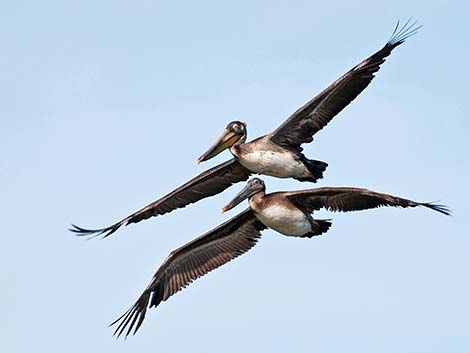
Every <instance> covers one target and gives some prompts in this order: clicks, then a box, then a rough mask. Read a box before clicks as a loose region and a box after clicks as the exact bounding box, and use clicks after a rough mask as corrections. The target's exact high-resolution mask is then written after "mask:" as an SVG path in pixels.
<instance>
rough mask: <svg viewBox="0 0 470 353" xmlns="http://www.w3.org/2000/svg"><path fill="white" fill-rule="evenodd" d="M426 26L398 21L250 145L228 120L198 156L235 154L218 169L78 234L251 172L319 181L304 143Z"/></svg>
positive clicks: (165, 208)
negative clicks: (382, 40) (380, 43)
mask: <svg viewBox="0 0 470 353" xmlns="http://www.w3.org/2000/svg"><path fill="white" fill-rule="evenodd" d="M420 27H421V26H416V22H413V23H410V20H408V21H407V22H406V23H405V24H404V25H403V26H402V27H399V23H397V25H396V27H395V30H394V31H393V34H392V36H391V38H390V40H389V41H388V42H387V43H386V44H385V45H384V47H383V48H382V49H380V50H379V51H378V52H376V53H375V54H373V55H372V56H370V57H369V58H367V59H365V60H364V61H362V62H361V63H359V64H358V65H356V66H354V67H353V68H352V69H351V70H349V71H348V72H347V73H346V74H344V75H343V76H341V77H340V78H339V79H337V80H336V81H335V82H333V84H331V85H330V86H329V87H328V88H326V89H325V90H324V91H323V92H321V93H320V94H319V95H317V96H316V97H314V98H313V99H312V100H310V101H309V102H307V103H306V104H305V105H304V106H303V107H301V108H299V109H298V110H297V111H296V112H294V113H293V114H292V115H291V116H290V117H289V118H288V119H287V120H286V121H285V122H284V123H283V124H282V125H281V126H279V127H278V128H277V129H276V130H275V131H274V132H272V133H270V134H268V135H265V136H262V137H260V138H258V139H255V140H254V141H251V142H249V143H245V141H246V137H247V131H246V124H244V123H242V122H240V121H233V122H231V123H229V124H228V125H227V127H226V129H225V130H224V132H223V134H222V136H221V137H220V138H219V139H218V140H217V141H216V143H215V144H214V145H213V146H212V147H211V148H210V149H209V150H208V151H207V152H206V153H204V154H203V155H202V156H201V157H200V158H199V159H198V162H202V161H205V160H208V159H210V158H212V157H214V156H215V155H217V154H219V153H220V152H222V151H223V150H224V149H226V148H229V149H230V152H231V153H232V154H233V156H234V158H232V159H230V160H228V161H226V162H224V163H222V164H220V165H218V166H216V167H213V168H211V169H209V170H207V171H205V172H203V173H202V174H200V175H198V176H197V177H195V178H193V179H192V180H190V181H188V182H187V183H186V184H184V185H182V186H180V187H179V188H177V189H176V190H173V191H172V192H170V193H169V194H167V195H165V196H163V197H162V198H160V199H159V200H157V201H155V202H152V203H151V204H149V205H147V206H146V207H144V208H142V209H141V210H139V211H137V212H134V213H133V214H131V215H129V216H127V217H126V218H124V219H122V220H120V221H119V222H117V223H115V224H113V225H111V226H109V227H105V228H100V229H85V228H82V227H79V226H76V225H73V224H72V228H71V229H70V230H71V231H72V232H75V233H77V234H78V235H95V236H98V235H103V237H107V236H109V235H111V234H112V233H114V232H115V231H117V230H118V229H119V228H120V227H122V226H127V225H129V224H131V223H137V222H140V221H142V220H144V219H148V218H150V217H153V216H158V215H163V214H165V213H168V212H171V211H173V210H175V209H177V208H182V207H185V206H187V205H189V204H191V203H194V202H197V201H199V200H201V199H203V198H206V197H210V196H213V195H216V194H218V193H220V192H222V191H223V190H225V189H226V188H228V187H229V186H231V185H232V184H234V183H237V182H240V181H245V180H247V179H248V178H249V176H250V175H251V174H252V173H258V174H265V175H271V176H275V177H278V178H295V179H297V180H300V181H310V182H315V181H316V180H318V179H320V178H322V177H323V171H324V170H325V169H326V166H327V164H326V163H325V162H321V161H316V160H310V159H308V158H306V157H305V156H304V155H303V154H302V147H301V145H302V144H304V143H308V142H312V141H313V135H314V134H315V133H317V132H318V131H320V130H321V129H322V128H323V127H325V126H326V125H327V124H328V123H329V122H330V121H331V120H332V119H333V117H334V116H335V115H336V114H338V113H339V112H340V111H341V110H343V109H344V108H345V107H346V106H347V105H348V104H349V103H351V101H352V100H354V99H355V98H356V97H357V96H358V95H359V93H361V92H362V91H363V90H364V89H365V88H366V87H367V86H368V85H369V83H370V82H371V81H372V79H373V78H374V73H376V72H377V71H378V70H379V69H380V65H381V64H382V63H383V62H384V61H385V58H386V57H388V56H389V55H390V53H391V52H392V50H393V49H394V48H396V47H397V46H399V45H400V44H402V43H403V42H404V41H405V40H406V39H407V38H408V37H410V36H411V35H413V34H415V33H416V31H417V30H418V29H419V28H420Z"/></svg>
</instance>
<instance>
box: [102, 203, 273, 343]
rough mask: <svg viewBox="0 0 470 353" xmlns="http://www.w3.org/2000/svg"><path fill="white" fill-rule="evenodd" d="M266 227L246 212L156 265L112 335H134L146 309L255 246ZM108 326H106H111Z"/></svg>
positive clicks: (115, 322) (117, 322) (120, 318)
mask: <svg viewBox="0 0 470 353" xmlns="http://www.w3.org/2000/svg"><path fill="white" fill-rule="evenodd" d="M265 228H266V226H265V225H264V224H263V223H261V222H260V221H259V220H258V219H257V218H256V217H255V216H254V214H253V212H252V211H251V210H250V209H247V210H245V211H244V212H242V213H240V214H239V215H237V216H235V217H234V218H232V219H230V220H229V221H227V222H225V223H224V224H222V225H220V226H218V227H217V228H215V229H214V230H211V231H210V232H208V233H206V234H204V235H202V236H201V237H199V238H197V239H195V240H193V241H191V242H189V243H188V244H186V245H184V246H182V247H181V248H179V249H176V250H174V251H173V252H172V253H171V254H170V255H169V256H168V258H167V259H166V260H165V262H164V263H163V264H162V265H161V266H160V268H159V269H158V270H157V272H156V273H155V275H154V276H153V278H152V281H151V282H150V284H149V285H148V286H147V288H146V289H145V291H144V292H143V293H142V295H141V296H140V297H139V299H137V301H136V302H135V304H134V305H133V306H132V307H131V308H130V309H129V310H128V311H127V312H125V313H124V314H123V315H122V316H121V317H119V318H118V319H117V320H116V321H114V322H113V323H112V324H111V325H116V324H117V327H116V330H115V331H114V335H117V336H118V337H119V336H120V335H121V334H123V333H124V332H125V336H126V337H127V336H128V335H129V334H131V332H132V334H135V333H136V332H137V330H138V329H139V327H140V326H141V325H142V322H143V321H144V318H145V314H146V312H147V308H151V307H153V306H157V305H158V304H160V303H161V302H162V301H165V300H167V299H168V298H169V297H171V296H172V295H173V294H175V293H176V292H178V291H180V290H181V289H183V288H184V287H186V286H187V285H189V284H190V283H191V282H193V281H194V280H196V279H197V278H199V277H201V276H203V275H205V274H206V273H208V272H210V271H212V270H214V269H216V268H217V267H220V266H222V265H224V264H226V263H227V262H229V261H230V260H233V259H234V258H236V257H238V256H239V255H241V254H244V253H245V252H247V251H248V250H250V249H251V248H252V247H253V246H255V244H256V242H257V241H258V239H259V237H260V236H261V231H262V230H263V229H265ZM111 325H110V326H111Z"/></svg>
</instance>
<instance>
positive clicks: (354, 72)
mask: <svg viewBox="0 0 470 353" xmlns="http://www.w3.org/2000/svg"><path fill="white" fill-rule="evenodd" d="M420 27H421V26H416V22H413V23H410V20H408V21H407V22H406V23H405V24H404V25H403V26H402V27H400V28H399V22H398V23H397V26H396V27H395V30H394V31H393V34H392V36H391V38H390V40H389V41H388V42H387V44H385V46H384V47H383V48H382V49H381V50H379V51H378V52H376V53H375V54H374V55H372V56H370V57H369V58H367V59H366V60H364V61H362V62H361V63H360V64H358V65H356V66H355V67H353V68H352V69H351V70H350V71H348V72H347V73H346V74H344V75H343V76H341V77H340V78H339V79H337V80H336V81H335V82H334V83H333V84H332V85H330V86H329V87H328V88H327V89H325V90H324V91H323V92H321V93H320V94H319V95H318V96H316V97H314V98H313V99H312V100H310V101H309V102H307V103H306V104H305V105H304V106H303V107H301V108H299V109H298V110H297V111H296V112H295V113H294V114H292V115H291V116H290V117H289V118H288V119H287V120H286V121H285V122H284V123H283V124H282V125H281V126H280V127H279V128H277V129H276V131H274V132H273V133H271V134H270V135H269V137H270V139H271V140H272V141H273V142H274V143H277V144H280V145H289V146H292V147H295V148H297V149H299V150H302V148H301V147H300V145H301V144H303V143H307V142H312V141H313V135H314V134H316V133H317V132H318V131H320V130H321V129H323V127H325V126H326V125H327V124H328V123H329V122H330V121H331V120H332V119H333V118H334V117H335V115H336V114H338V113H339V112H340V111H341V110H343V109H344V108H345V107H346V106H347V105H348V104H349V103H351V102H352V101H353V100H354V99H355V98H356V97H357V96H358V95H359V93H361V92H362V91H363V90H364V89H365V88H366V87H367V86H368V85H369V83H370V82H371V81H372V79H373V78H374V74H375V73H376V72H377V71H378V70H379V69H380V65H381V64H382V63H383V62H384V61H385V58H386V57H387V56H389V55H390V53H391V52H392V50H393V49H395V48H396V47H397V46H399V45H400V44H402V43H403V42H404V41H405V40H406V39H407V38H408V37H410V36H411V35H413V34H415V33H416V31H417V30H418V29H419V28H420Z"/></svg>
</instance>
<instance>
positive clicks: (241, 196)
mask: <svg viewBox="0 0 470 353" xmlns="http://www.w3.org/2000/svg"><path fill="white" fill-rule="evenodd" d="M258 191H260V190H259V187H257V186H256V185H252V184H246V185H245V187H244V188H243V189H242V191H240V192H239V193H238V194H237V195H236V196H235V197H234V198H233V199H232V201H230V202H229V203H228V204H227V206H225V207H224V208H222V213H224V212H227V211H228V210H231V209H232V208H234V207H235V206H237V205H238V204H239V203H240V202H242V201H244V200H246V199H247V198H249V197H251V196H252V195H254V194H256V193H257V192H258Z"/></svg>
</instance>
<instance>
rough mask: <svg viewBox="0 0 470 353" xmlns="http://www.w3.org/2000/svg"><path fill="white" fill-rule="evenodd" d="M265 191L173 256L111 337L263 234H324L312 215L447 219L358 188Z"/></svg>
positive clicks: (251, 190) (253, 185) (248, 190)
mask: <svg viewBox="0 0 470 353" xmlns="http://www.w3.org/2000/svg"><path fill="white" fill-rule="evenodd" d="M265 189H266V188H265V185H264V182H263V181H262V180H261V179H258V178H253V179H251V180H250V181H248V183H247V184H246V186H245V188H243V190H242V191H240V193H238V194H237V195H236V196H235V198H234V199H233V200H232V201H230V202H229V204H228V205H227V206H225V207H224V208H223V209H222V211H223V212H225V211H228V210H229V209H231V208H233V207H235V206H236V205H237V204H239V203H240V202H242V201H243V200H245V199H247V198H248V199H249V205H250V207H249V208H248V209H247V210H245V211H243V212H242V213H240V214H238V215H237V216H235V217H234V218H232V219H230V220H229V221H227V222H225V223H223V224H222V225H220V226H218V227H217V228H215V229H213V230H211V231H209V232H208V233H206V234H204V235H202V236H200V237H199V238H196V239H194V240H193V241H191V242H189V243H187V244H186V245H183V246H182V247H180V248H178V249H176V250H174V251H172V252H171V253H170V255H169V256H168V257H167V259H166V260H165V262H164V263H163V264H162V265H161V266H160V268H159V269H158V270H157V272H156V273H155V275H154V276H153V278H152V280H151V282H150V284H149V285H148V286H147V288H146V289H145V290H144V292H143V293H142V295H141V296H140V297H139V299H137V301H136V302H135V304H134V305H133V306H132V307H131V308H130V309H129V310H128V311H127V312H125V313H124V314H123V315H122V316H121V317H119V318H118V319H117V320H116V321H114V322H113V323H112V324H111V325H117V327H116V329H115V331H114V335H117V336H118V337H119V336H120V335H121V334H123V333H124V332H125V337H127V336H128V335H129V334H131V333H132V334H135V333H136V332H137V330H138V329H139V327H140V326H141V324H142V322H143V321H144V318H145V314H146V312H147V308H151V307H154V306H155V307H156V306H158V305H159V304H160V303H161V302H162V301H166V300H167V299H168V298H169V297H171V296H172V295H173V294H175V293H176V292H178V291H180V290H181V289H183V288H184V287H186V286H187V285H189V284H190V283H191V282H193V281H194V280H196V279H197V278H199V277H201V276H203V275H205V274H206V273H208V272H210V271H212V270H214V269H216V268H218V267H220V266H222V265H224V264H225V263H227V262H229V261H230V260H233V259H234V258H236V257H238V256H239V255H241V254H244V253H245V252H247V251H248V250H250V249H251V248H252V247H253V246H255V244H256V242H257V241H258V239H259V238H260V237H261V231H262V230H264V229H266V228H271V229H274V230H276V231H277V232H279V233H282V234H284V235H287V236H292V237H301V238H311V237H313V236H316V235H320V234H323V233H325V232H327V231H328V229H329V228H330V226H331V220H324V219H314V218H313V217H312V215H311V214H312V213H313V211H316V210H319V209H321V208H325V209H327V210H330V211H337V212H348V211H359V210H365V209H371V208H376V207H381V206H395V207H417V206H422V207H427V208H430V209H432V210H434V211H437V212H440V213H443V214H445V215H450V211H449V209H448V208H447V207H445V206H442V205H436V204H433V203H427V202H425V203H421V202H415V201H411V200H407V199H403V198H400V197H396V196H392V195H387V194H380V193H376V192H373V191H369V190H366V189H359V188H333V187H331V188H317V189H310V190H300V191H293V192H275V193H271V194H267V195H266V194H265Z"/></svg>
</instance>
